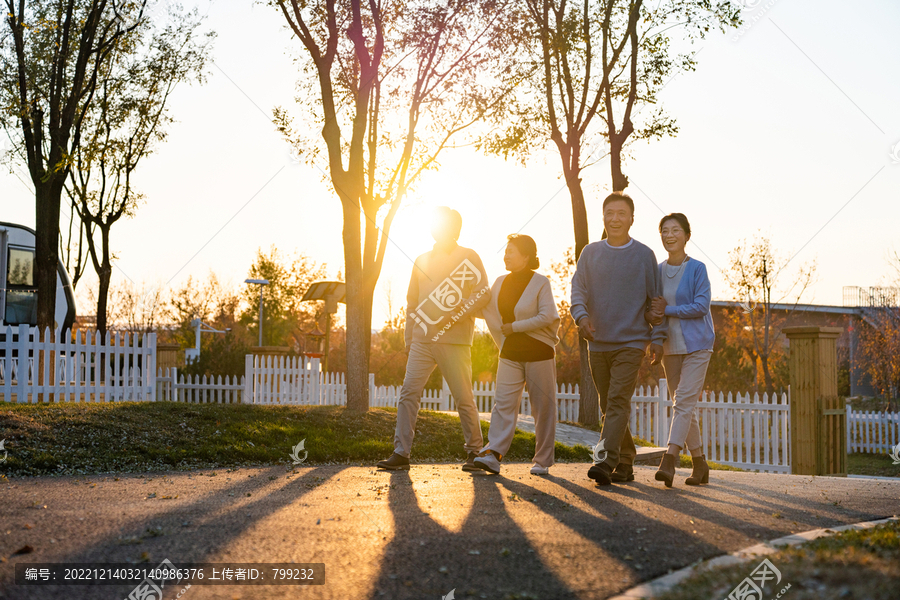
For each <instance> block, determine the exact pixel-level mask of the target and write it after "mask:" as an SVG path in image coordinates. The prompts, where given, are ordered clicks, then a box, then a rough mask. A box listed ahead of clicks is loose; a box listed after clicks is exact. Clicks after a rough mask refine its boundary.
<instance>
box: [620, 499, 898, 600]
mask: <svg viewBox="0 0 900 600" xmlns="http://www.w3.org/2000/svg"><path fill="white" fill-rule="evenodd" d="M891 521H900V516H897V515H894V516H893V517H888V518H886V519H877V520H875V521H863V522H861V523H854V524H852V525H841V526H840V527H826V528H822V529H810V530H809V531H804V532H803V533H795V534H792V535H786V536H784V537H780V538H776V539H774V540H769V541H768V542H763V543H761V544H756V545H753V546H748V547H747V548H744V549H742V550H738V551H737V552H732V553H731V554H723V555H722V556H717V557H715V558H711V559H709V560H704V561H700V562H698V563H695V564H693V565H688V566H687V567H684V568H683V569H679V570H677V571H673V572H672V573H669V574H667V575H663V576H662V577H657V578H656V579H652V580H650V581H645V582H644V583H642V584H640V585H636V586H634V587H633V588H631V589H630V590H626V591H625V592H624V593H623V594H619V595H617V596H612V597H611V598H607V600H638V599H643V600H652V599H653V598H658V597H659V596H661V595H662V594H664V593H666V592H668V591H669V590H670V589H672V588H673V587H675V586H676V585H678V584H679V583H680V582H681V581H683V580H684V579H687V578H688V577H690V576H691V575H693V574H694V573H696V572H699V571H703V570H707V569H711V568H715V567H724V566H730V565H737V564H742V563H745V562H749V561H751V560H753V559H754V558H758V557H760V556H766V555H768V554H773V553H775V552H778V551H779V550H781V549H782V548H784V547H786V546H795V545H797V544H802V543H804V542H809V541H811V540H815V539H818V538H820V537H825V536H830V535H834V534H835V533H839V532H841V531H847V530H850V529H870V528H872V527H875V526H876V525H881V524H883V523H889V522H891Z"/></svg>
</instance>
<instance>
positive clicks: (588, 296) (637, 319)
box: [570, 239, 668, 352]
mask: <svg viewBox="0 0 900 600" xmlns="http://www.w3.org/2000/svg"><path fill="white" fill-rule="evenodd" d="M660 295H662V283H661V280H660V276H659V268H658V267H657V264H656V257H655V256H654V255H653V250H651V249H650V248H648V247H647V246H645V245H644V244H642V243H640V242H639V241H637V240H635V239H632V240H631V242H629V243H628V244H626V245H625V246H619V247H614V246H610V245H609V244H607V243H606V240H603V241H600V242H594V243H592V244H588V245H587V246H585V247H584V250H582V251H581V256H579V257H578V265H577V266H576V267H575V275H574V276H573V277H572V307H571V308H570V311H571V313H572V318H573V319H574V320H575V323H578V322H579V321H580V320H581V319H583V318H584V317H588V318H589V319H590V322H591V325H593V327H594V340H595V341H593V342H588V347H589V348H590V349H591V351H593V352H611V351H614V350H619V349H621V348H637V349H639V350H646V349H647V344H649V343H651V342H652V343H654V344H660V345H662V343H663V340H665V339H666V328H667V325H668V324H667V323H666V322H665V321H663V323H662V324H661V325H660V326H658V327H652V328H651V326H650V325H649V324H648V323H647V321H645V320H644V310H645V308H646V307H647V306H648V305H649V303H650V300H651V299H653V298H655V297H657V296H660Z"/></svg>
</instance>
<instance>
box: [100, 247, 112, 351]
mask: <svg viewBox="0 0 900 600" xmlns="http://www.w3.org/2000/svg"><path fill="white" fill-rule="evenodd" d="M97 277H98V278H99V279H100V285H99V287H98V290H97V331H99V332H100V334H101V335H103V336H104V337H105V336H106V332H107V328H108V325H107V322H106V313H107V305H108V303H109V283H110V280H111V279H112V266H111V265H110V264H108V263H107V264H105V265H103V267H102V268H101V269H100V270H99V271H98V272H97Z"/></svg>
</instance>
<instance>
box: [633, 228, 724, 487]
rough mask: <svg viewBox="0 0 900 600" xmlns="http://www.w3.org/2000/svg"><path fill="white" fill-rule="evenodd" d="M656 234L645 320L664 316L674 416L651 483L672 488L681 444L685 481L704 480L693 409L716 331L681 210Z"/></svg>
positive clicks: (705, 468)
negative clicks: (659, 252)
mask: <svg viewBox="0 0 900 600" xmlns="http://www.w3.org/2000/svg"><path fill="white" fill-rule="evenodd" d="M659 234H660V237H661V238H662V243H663V246H665V248H666V251H667V252H668V253H669V257H668V258H667V259H666V260H664V261H663V262H661V263H659V271H660V279H661V281H662V283H663V285H662V287H663V295H662V297H660V298H656V299H654V300H653V302H652V306H651V309H650V312H649V313H648V320H649V321H651V322H660V321H661V320H662V319H663V318H666V319H667V320H668V326H669V335H668V339H667V340H666V342H665V344H664V346H663V350H664V355H663V367H664V368H665V371H666V380H667V381H668V383H669V389H670V390H672V399H673V403H674V416H673V418H672V425H671V428H670V429H669V447H668V449H667V450H666V454H665V455H664V456H663V459H662V461H661V462H660V465H659V470H658V471H657V472H656V479H657V481H663V482H665V484H666V487H672V482H673V480H674V479H675V461H676V460H677V459H678V454H679V453H680V452H681V451H682V450H683V449H684V448H685V446H687V450H688V451H690V453H691V461H692V463H693V472H692V473H691V476H690V477H688V478H687V479H686V480H685V483H686V484H688V485H699V484H701V483H709V466H708V465H707V464H706V457H705V456H704V455H703V449H702V448H701V440H700V423H699V421H698V420H697V413H696V411H695V410H694V409H695V407H696V406H697V401H698V400H699V399H700V394H701V392H702V391H703V382H704V380H705V379H706V369H707V367H709V359H710V358H711V357H712V351H713V344H714V343H715V340H716V332H715V329H714V328H713V320H712V315H711V314H710V310H709V303H710V300H711V296H712V294H711V290H710V284H709V275H708V274H707V273H706V265H704V264H703V263H702V262H700V261H699V260H697V259H694V258H691V257H689V256H688V255H687V254H686V253H685V251H684V247H685V244H687V241H688V240H689V239H691V224H690V223H689V222H688V219H687V217H686V216H684V215H683V214H681V213H672V214H670V215H666V216H665V217H663V219H662V221H660V222H659Z"/></svg>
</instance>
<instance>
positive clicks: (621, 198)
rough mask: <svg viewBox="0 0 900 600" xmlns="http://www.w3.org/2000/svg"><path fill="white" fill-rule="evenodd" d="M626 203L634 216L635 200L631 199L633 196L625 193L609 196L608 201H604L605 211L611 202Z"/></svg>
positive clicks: (615, 193) (614, 193)
mask: <svg viewBox="0 0 900 600" xmlns="http://www.w3.org/2000/svg"><path fill="white" fill-rule="evenodd" d="M617 200H618V201H621V202H624V203H625V204H627V205H628V208H630V209H631V214H632V215H634V200H632V199H631V196H629V195H628V194H626V193H625V192H613V193H612V194H610V195H609V196H607V197H606V200H604V201H603V210H606V205H607V204H609V203H610V202H616V201H617Z"/></svg>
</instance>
